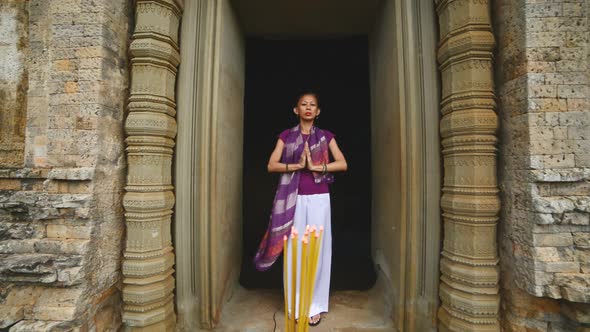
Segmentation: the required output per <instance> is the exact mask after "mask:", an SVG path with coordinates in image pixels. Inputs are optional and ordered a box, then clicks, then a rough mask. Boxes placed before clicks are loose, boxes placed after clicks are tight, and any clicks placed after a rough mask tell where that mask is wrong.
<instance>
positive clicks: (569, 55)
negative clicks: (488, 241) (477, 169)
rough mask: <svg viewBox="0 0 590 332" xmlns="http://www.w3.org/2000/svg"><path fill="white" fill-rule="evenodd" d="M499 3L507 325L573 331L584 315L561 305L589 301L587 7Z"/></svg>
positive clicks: (496, 8) (507, 327) (585, 306)
mask: <svg viewBox="0 0 590 332" xmlns="http://www.w3.org/2000/svg"><path fill="white" fill-rule="evenodd" d="M494 11H495V12H496V13H497V15H496V18H497V19H496V20H495V26H496V31H497V37H498V52H497V53H498V61H497V63H498V68H497V69H498V70H497V74H496V78H497V80H496V83H497V86H498V95H499V97H500V98H499V101H500V103H499V109H498V110H499V114H500V118H501V119H502V125H501V128H502V129H501V133H502V136H501V141H502V144H501V145H500V155H501V162H500V163H499V165H500V167H499V173H500V178H501V187H502V189H503V190H502V201H503V210H502V219H501V224H500V225H501V227H500V238H499V239H500V240H499V241H500V243H499V244H500V248H501V251H500V252H501V262H502V266H501V269H502V278H501V279H502V280H503V284H502V286H503V292H502V294H503V297H504V299H505V301H504V304H503V308H502V309H503V313H504V314H503V315H504V317H506V319H504V321H503V325H504V328H505V330H507V331H520V330H527V331H573V330H576V329H577V328H582V327H580V324H584V321H583V319H581V318H580V319H578V318H579V317H581V316H578V315H575V314H571V315H566V311H562V306H560V305H559V303H568V302H572V303H573V302H581V303H579V308H581V309H583V310H588V308H590V297H588V296H587V295H586V294H588V291H589V289H588V276H589V275H588V272H589V271H590V269H589V268H588V258H589V257H588V252H587V250H588V247H587V246H588V243H587V237H588V234H590V227H589V226H588V225H589V221H590V211H589V210H588V206H589V205H588V203H589V199H590V186H589V183H590V163H589V161H590V159H589V158H588V153H589V151H590V150H589V148H590V134H589V133H590V131H589V127H588V126H589V125H590V113H588V112H587V110H588V109H589V107H590V76H589V73H590V69H589V64H590V59H589V58H588V47H590V44H589V40H588V35H589V31H590V30H589V25H588V24H589V22H588V19H589V18H590V7H588V5H587V3H586V2H584V1H552V2H550V3H549V2H532V1H498V2H495V5H494ZM515 294H516V295H515ZM547 298H549V299H547ZM550 298H553V299H555V300H551V299H550ZM583 310H582V311H583ZM535 311H536V313H533V312H535Z"/></svg>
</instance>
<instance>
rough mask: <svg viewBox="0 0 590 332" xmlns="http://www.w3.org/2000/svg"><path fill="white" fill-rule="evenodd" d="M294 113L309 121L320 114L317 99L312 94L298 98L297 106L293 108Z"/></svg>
mask: <svg viewBox="0 0 590 332" xmlns="http://www.w3.org/2000/svg"><path fill="white" fill-rule="evenodd" d="M293 112H295V114H297V115H299V118H301V119H303V120H307V121H311V120H313V119H315V118H316V116H318V115H320V109H319V108H318V101H317V99H316V97H315V96H314V95H303V96H301V98H299V102H298V103H297V107H295V108H294V109H293Z"/></svg>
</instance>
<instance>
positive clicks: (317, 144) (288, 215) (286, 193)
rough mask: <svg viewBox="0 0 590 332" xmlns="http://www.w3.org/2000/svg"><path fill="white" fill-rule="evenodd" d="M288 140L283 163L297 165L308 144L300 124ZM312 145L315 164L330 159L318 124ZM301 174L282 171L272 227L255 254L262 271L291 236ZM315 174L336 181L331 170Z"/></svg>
mask: <svg viewBox="0 0 590 332" xmlns="http://www.w3.org/2000/svg"><path fill="white" fill-rule="evenodd" d="M284 143H285V147H284V148H283V155H282V157H281V162H283V163H287V164H297V163H298V162H299V158H300V157H301V153H303V148H304V146H305V144H304V143H305V141H304V140H303V136H302V135H301V130H300V129H299V125H297V126H295V127H293V128H291V130H290V131H289V134H288V135H287V137H286V142H284ZM308 144H309V150H310V152H311V160H312V163H313V164H314V165H321V164H323V163H326V164H327V163H329V162H330V159H329V152H328V142H327V140H326V136H325V135H324V132H323V131H322V130H321V129H319V128H316V127H312V128H311V132H310V135H309V138H308ZM299 173H300V172H299V171H296V172H288V173H282V174H281V177H280V180H279V185H278V187H277V192H276V194H275V199H274V202H273V206H272V213H271V216H270V222H269V224H268V229H267V230H266V233H265V234H264V237H263V238H262V241H261V242H260V246H259V247H258V251H257V252H256V255H255V256H254V264H255V265H256V269H257V270H259V271H266V270H268V269H269V268H270V267H271V266H272V264H274V262H275V261H276V260H277V258H278V257H279V255H280V254H281V252H282V251H283V236H284V235H288V234H289V233H290V231H291V226H293V217H294V216H295V205H296V203H297V191H298V189H299V175H300V174H299ZM313 176H314V181H315V182H316V183H332V182H334V176H333V175H332V174H330V173H326V174H321V173H318V172H313Z"/></svg>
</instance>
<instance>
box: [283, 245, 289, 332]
mask: <svg viewBox="0 0 590 332" xmlns="http://www.w3.org/2000/svg"><path fill="white" fill-rule="evenodd" d="M288 257H289V256H287V235H285V236H283V289H284V290H283V297H284V298H285V331H286V332H290V330H289V300H288V296H287V294H288V293H287V285H288V282H289V281H288V279H287V276H288V273H289V272H288V271H289V270H287V258H288Z"/></svg>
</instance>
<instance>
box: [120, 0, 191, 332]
mask: <svg viewBox="0 0 590 332" xmlns="http://www.w3.org/2000/svg"><path fill="white" fill-rule="evenodd" d="M181 10H182V4H180V3H178V2H176V1H172V0H155V1H143V0H138V1H137V5H136V20H135V22H136V26H135V30H134V34H133V40H132V42H131V46H130V52H131V64H132V68H131V73H132V74H131V95H130V97H129V105H128V109H129V114H128V116H127V120H126V122H125V130H126V132H127V135H128V137H127V140H126V143H127V163H128V173H127V186H126V188H125V189H126V191H127V192H126V194H125V196H124V198H123V206H124V207H125V219H126V223H127V241H126V245H125V252H124V260H123V275H124V280H123V284H124V287H123V301H124V308H123V311H124V312H123V321H124V322H125V324H126V328H127V330H130V331H170V330H174V326H175V324H176V316H175V313H174V295H173V290H174V277H173V273H174V269H173V266H174V250H173V247H172V238H171V229H170V227H171V215H172V207H173V206H174V193H173V191H172V190H173V189H174V188H173V186H172V175H171V174H172V173H171V172H172V169H171V168H172V155H173V147H174V138H175V136H176V120H175V118H174V116H175V114H176V111H175V108H176V104H175V91H174V89H175V83H176V73H177V66H178V64H179V62H180V61H179V60H180V59H179V53H178V51H179V49H178V28H179V22H180V18H181Z"/></svg>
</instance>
